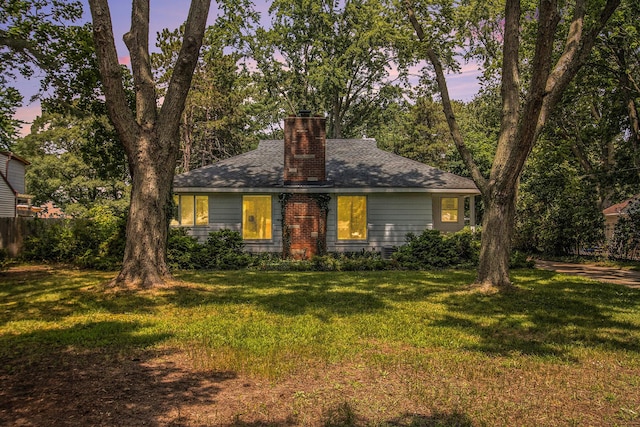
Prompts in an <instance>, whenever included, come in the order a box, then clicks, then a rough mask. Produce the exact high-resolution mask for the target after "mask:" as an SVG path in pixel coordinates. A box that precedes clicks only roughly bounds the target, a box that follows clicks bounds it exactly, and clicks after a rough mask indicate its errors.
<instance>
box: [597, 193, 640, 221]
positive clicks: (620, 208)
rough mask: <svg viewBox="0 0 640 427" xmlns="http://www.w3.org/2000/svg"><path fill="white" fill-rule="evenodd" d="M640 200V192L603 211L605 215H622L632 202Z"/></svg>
mask: <svg viewBox="0 0 640 427" xmlns="http://www.w3.org/2000/svg"><path fill="white" fill-rule="evenodd" d="M639 201H640V194H638V195H635V196H633V197H631V198H629V199H627V200H623V201H622V202H620V203H616V204H614V205H611V206H609V207H608V208H606V209H604V210H603V211H602V214H603V215H604V216H620V215H621V214H623V213H625V212H626V210H627V208H628V207H629V205H630V204H631V203H636V202H639Z"/></svg>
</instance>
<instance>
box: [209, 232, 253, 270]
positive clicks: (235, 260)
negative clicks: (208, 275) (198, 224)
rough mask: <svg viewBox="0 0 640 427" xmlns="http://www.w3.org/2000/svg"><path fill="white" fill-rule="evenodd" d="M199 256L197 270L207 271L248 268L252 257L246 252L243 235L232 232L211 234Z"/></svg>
mask: <svg viewBox="0 0 640 427" xmlns="http://www.w3.org/2000/svg"><path fill="white" fill-rule="evenodd" d="M199 256H200V259H199V263H198V264H199V267H197V268H203V269H207V270H234V269H237V268H244V267H247V266H248V265H249V264H250V263H251V255H249V254H247V253H246V252H245V251H244V242H243V241H242V235H241V234H240V233H239V232H237V231H231V230H220V231H212V232H211V233H209V238H208V239H207V241H206V242H205V243H204V245H203V246H202V248H201V251H200V254H199Z"/></svg>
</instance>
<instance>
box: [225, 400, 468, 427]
mask: <svg viewBox="0 0 640 427" xmlns="http://www.w3.org/2000/svg"><path fill="white" fill-rule="evenodd" d="M294 425H299V423H298V422H297V421H296V419H295V418H291V417H290V418H287V419H284V420H276V421H274V420H271V421H267V420H258V421H251V422H246V421H242V420H240V419H238V420H235V421H234V422H232V423H230V424H226V425H225V427H287V426H294ZM314 425H322V426H324V427H365V426H377V427H472V426H473V422H472V421H471V419H470V418H469V417H468V416H467V415H465V414H463V413H461V412H453V413H446V412H435V413H433V414H431V415H423V414H404V415H401V416H399V417H396V418H393V419H390V420H385V421H377V422H375V423H372V422H371V421H370V420H367V419H365V418H364V417H362V416H360V415H358V413H357V411H356V410H355V409H354V408H353V406H352V405H351V404H350V403H348V402H343V403H341V404H339V405H337V406H335V407H331V408H329V409H328V410H325V411H324V413H323V414H322V418H321V419H320V420H319V421H318V422H317V423H314Z"/></svg>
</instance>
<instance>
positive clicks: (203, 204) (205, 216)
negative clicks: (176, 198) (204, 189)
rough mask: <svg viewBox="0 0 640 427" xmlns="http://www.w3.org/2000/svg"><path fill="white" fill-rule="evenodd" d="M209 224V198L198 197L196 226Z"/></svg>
mask: <svg viewBox="0 0 640 427" xmlns="http://www.w3.org/2000/svg"><path fill="white" fill-rule="evenodd" d="M207 224H209V197H207V196H196V225H207Z"/></svg>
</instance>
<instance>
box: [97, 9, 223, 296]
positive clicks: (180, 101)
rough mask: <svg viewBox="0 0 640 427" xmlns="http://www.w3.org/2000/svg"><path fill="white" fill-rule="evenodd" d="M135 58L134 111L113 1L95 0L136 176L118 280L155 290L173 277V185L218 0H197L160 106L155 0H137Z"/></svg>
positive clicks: (119, 124)
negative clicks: (183, 124) (153, 38)
mask: <svg viewBox="0 0 640 427" xmlns="http://www.w3.org/2000/svg"><path fill="white" fill-rule="evenodd" d="M132 3H133V4H132V13H131V30H130V31H129V32H128V33H126V34H125V36H124V41H125V44H126V45H127V48H128V50H129V53H130V56H131V68H132V71H133V82H134V88H135V92H136V104H135V110H136V111H135V115H134V114H133V113H132V112H131V109H130V108H129V105H128V103H127V96H126V92H125V90H124V87H123V82H122V69H121V67H120V65H119V63H118V55H117V52H116V47H115V42H114V38H113V29H112V24H111V14H110V10H109V5H108V2H107V0H89V6H90V8H91V16H92V19H93V30H94V42H95V46H96V53H97V58H98V65H99V69H100V74H101V76H102V82H103V87H104V93H105V99H106V104H107V110H108V113H109V117H110V118H111V120H112V122H113V125H114V127H115V129H116V131H117V133H118V135H119V138H120V141H121V143H122V145H123V146H124V149H125V152H126V155H127V162H128V166H129V172H130V174H131V180H132V185H131V203H130V205H129V214H128V218H127V230H126V233H127V243H126V247H125V255H124V260H123V265H122V269H121V270H120V273H119V274H118V276H117V277H116V278H115V279H114V282H113V283H114V285H119V286H134V287H150V286H156V285H162V284H164V283H165V282H166V280H167V279H168V278H169V277H170V274H169V270H168V268H167V263H166V248H167V234H168V229H169V225H168V220H169V218H170V217H171V209H170V206H171V186H172V182H173V176H174V173H175V167H176V159H177V156H178V151H179V148H180V147H179V135H178V131H179V125H180V117H181V115H182V111H183V109H184V105H185V99H186V97H187V94H188V92H189V88H190V86H191V80H192V77H193V72H194V69H195V67H196V64H197V62H198V55H199V52H200V46H201V44H202V39H203V37H204V31H205V26H206V21H207V17H208V15H209V7H210V4H211V0H192V2H191V6H190V9H189V13H188V17H187V21H186V23H185V30H184V38H183V42H182V47H181V48H180V53H179V54H178V57H177V60H176V63H175V66H174V69H173V73H172V76H171V81H170V82H169V85H168V87H167V90H166V94H165V97H164V100H163V103H162V106H161V107H158V104H157V97H156V84H155V82H154V79H153V74H152V69H151V57H150V55H149V0H133V2H132Z"/></svg>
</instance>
